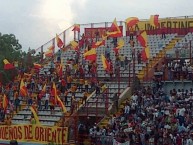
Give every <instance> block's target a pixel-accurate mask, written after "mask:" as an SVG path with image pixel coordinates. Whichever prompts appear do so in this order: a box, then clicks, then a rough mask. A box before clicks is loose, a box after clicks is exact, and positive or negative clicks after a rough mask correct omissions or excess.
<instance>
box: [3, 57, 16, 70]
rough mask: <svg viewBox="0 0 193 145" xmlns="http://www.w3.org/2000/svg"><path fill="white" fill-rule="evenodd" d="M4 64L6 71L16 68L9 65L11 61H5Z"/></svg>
mask: <svg viewBox="0 0 193 145" xmlns="http://www.w3.org/2000/svg"><path fill="white" fill-rule="evenodd" d="M3 63H4V69H5V70H10V69H14V68H15V67H14V66H13V64H11V63H9V61H8V60H7V59H4V60H3Z"/></svg>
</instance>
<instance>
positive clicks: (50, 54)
mask: <svg viewBox="0 0 193 145" xmlns="http://www.w3.org/2000/svg"><path fill="white" fill-rule="evenodd" d="M54 49H55V47H54V45H52V46H50V47H49V48H48V50H47V51H46V52H44V54H45V56H46V57H52V56H54Z"/></svg>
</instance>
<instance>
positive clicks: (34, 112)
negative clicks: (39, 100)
mask: <svg viewBox="0 0 193 145" xmlns="http://www.w3.org/2000/svg"><path fill="white" fill-rule="evenodd" d="M30 110H31V112H32V114H33V116H34V119H35V121H36V124H37V125H40V121H39V117H38V115H37V113H36V111H35V109H34V108H33V107H30Z"/></svg>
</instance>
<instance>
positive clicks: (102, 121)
mask: <svg viewBox="0 0 193 145" xmlns="http://www.w3.org/2000/svg"><path fill="white" fill-rule="evenodd" d="M127 101H130V96H129V97H128V98H127V99H126V100H124V101H123V102H121V104H120V105H119V109H118V111H117V112H114V113H115V114H118V113H119V112H120V111H121V109H123V108H124V105H125V103H126V102H127ZM112 116H113V115H110V116H105V117H104V118H103V119H102V120H101V121H100V122H99V124H98V125H99V127H100V128H102V127H103V126H105V127H107V125H108V124H109V121H110V119H111V117H112Z"/></svg>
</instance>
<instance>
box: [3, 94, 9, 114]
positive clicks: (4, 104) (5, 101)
mask: <svg viewBox="0 0 193 145" xmlns="http://www.w3.org/2000/svg"><path fill="white" fill-rule="evenodd" d="M8 104H9V100H8V99H7V96H6V95H5V94H4V95H3V109H4V110H6V109H7V107H8Z"/></svg>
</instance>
